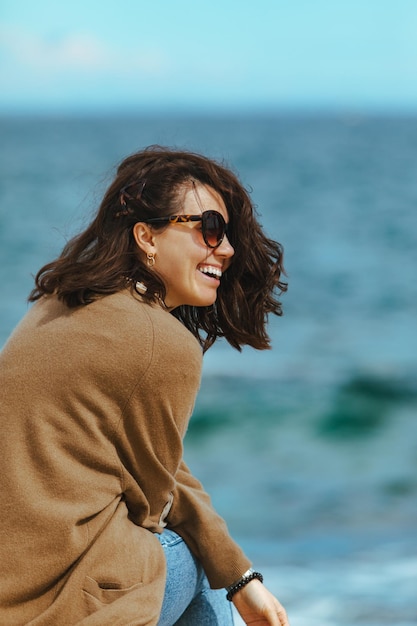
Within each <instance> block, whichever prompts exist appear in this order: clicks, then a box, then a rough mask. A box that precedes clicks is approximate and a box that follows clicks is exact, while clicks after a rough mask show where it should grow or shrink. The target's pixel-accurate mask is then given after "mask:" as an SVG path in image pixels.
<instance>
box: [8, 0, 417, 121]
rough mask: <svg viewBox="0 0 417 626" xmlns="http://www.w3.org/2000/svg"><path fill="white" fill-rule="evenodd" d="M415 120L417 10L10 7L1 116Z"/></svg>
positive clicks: (352, 1) (344, 1) (38, 0)
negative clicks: (304, 112) (203, 114)
mask: <svg viewBox="0 0 417 626" xmlns="http://www.w3.org/2000/svg"><path fill="white" fill-rule="evenodd" d="M277 109H285V110H288V109H290V110H291V109H294V110H296V109H338V110H340V109H342V110H349V111H362V110H376V111H383V112H384V111H396V112H398V111H400V112H401V111H405V112H412V113H413V112H417V0H248V1H247V2H245V0H210V1H208V0H206V1H204V0H147V1H143V0H117V1H116V0H68V1H66V2H59V0H0V113H8V112H39V111H40V112H43V111H45V112H54V111H55V112H71V111H73V112H79V111H81V112H82V111H95V112H100V111H103V112H108V111H121V110H124V111H144V110H147V111H151V112H153V111H165V110H187V111H192V110H195V111H223V110H228V111H241V110H243V111H247V110H277Z"/></svg>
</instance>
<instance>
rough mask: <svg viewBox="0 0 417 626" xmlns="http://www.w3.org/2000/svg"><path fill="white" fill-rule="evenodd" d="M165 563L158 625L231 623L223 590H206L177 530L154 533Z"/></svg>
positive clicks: (200, 571) (200, 570) (220, 625)
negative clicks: (163, 594)
mask: <svg viewBox="0 0 417 626" xmlns="http://www.w3.org/2000/svg"><path fill="white" fill-rule="evenodd" d="M156 536H157V537H158V539H159V541H160V542H161V545H162V547H163V549H164V552H165V558H166V562H167V582H166V587H165V596H164V602H163V605H162V611H161V616H160V618H159V622H158V626H197V624H198V626H233V614H232V607H231V603H230V602H229V601H228V600H226V592H225V590H224V589H210V585H209V583H208V580H207V577H206V575H205V573H204V570H203V568H202V567H201V565H200V563H199V562H198V561H197V559H196V558H195V557H194V556H193V555H192V554H191V552H190V550H189V549H188V547H187V545H186V544H185V542H184V541H183V539H181V537H180V536H179V535H177V533H175V532H174V531H172V530H168V529H166V530H164V532H163V533H162V535H156Z"/></svg>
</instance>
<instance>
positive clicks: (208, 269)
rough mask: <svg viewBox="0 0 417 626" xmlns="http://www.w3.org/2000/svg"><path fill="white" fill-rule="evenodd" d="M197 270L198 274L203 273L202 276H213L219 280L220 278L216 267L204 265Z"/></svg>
mask: <svg viewBox="0 0 417 626" xmlns="http://www.w3.org/2000/svg"><path fill="white" fill-rule="evenodd" d="M198 269H199V270H200V272H203V274H208V275H209V276H215V277H216V278H221V276H222V271H221V270H219V268H218V267H212V266H211V265H204V267H199V268H198Z"/></svg>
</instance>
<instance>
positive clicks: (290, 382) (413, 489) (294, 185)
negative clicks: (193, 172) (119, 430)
mask: <svg viewBox="0 0 417 626" xmlns="http://www.w3.org/2000/svg"><path fill="white" fill-rule="evenodd" d="M0 136H1V138H2V139H1V142H0V279H1V285H2V289H1V300H0V345H2V344H4V342H5V341H6V339H7V336H8V334H9V333H10V331H11V330H12V328H13V327H14V326H15V324H16V323H17V322H18V320H19V319H20V318H21V317H22V316H23V315H24V313H25V311H26V310H27V304H26V297H27V294H28V292H29V291H30V289H31V286H32V274H34V273H36V271H37V270H38V269H39V267H40V266H41V265H42V264H44V263H45V262H47V261H49V260H51V258H53V257H54V256H55V255H56V254H57V253H58V252H59V251H60V249H61V248H62V246H63V244H64V243H65V241H66V239H67V238H68V237H69V236H71V235H72V234H74V233H75V232H76V231H77V230H78V229H79V228H81V227H82V226H83V225H85V224H86V223H87V221H88V219H89V217H90V216H91V214H92V213H93V212H94V210H95V208H96V206H97V204H98V202H99V201H100V199H101V195H102V193H103V191H104V189H105V188H106V186H107V184H108V183H109V182H110V180H111V178H112V175H113V172H114V167H115V165H116V164H117V162H118V161H120V160H121V159H122V158H123V157H124V156H126V155H127V154H129V153H131V152H134V151H135V150H137V149H139V148H142V147H144V146H146V145H149V144H154V143H159V144H163V145H169V146H178V147H186V148H189V149H193V150H196V151H201V152H204V153H205V154H208V155H209V156H213V157H215V158H220V159H224V160H226V162H228V163H229V164H230V165H231V166H232V167H233V168H234V169H235V170H236V171H237V172H238V173H239V174H240V177H241V180H242V181H243V183H244V184H245V185H246V186H247V187H249V188H250V189H251V190H252V192H251V193H252V197H253V199H254V202H255V203H256V205H257V207H258V211H259V213H260V216H261V221H262V223H263V225H264V227H265V229H266V230H267V232H268V233H269V234H270V235H271V236H272V237H274V238H276V239H278V240H279V241H280V242H281V243H282V244H283V246H284V250H285V265H286V269H287V279H288V283H289V290H288V292H287V294H285V295H284V296H283V303H284V311H285V314H284V317H282V318H274V319H272V320H271V321H270V334H271V338H272V346H273V347H272V349H271V350H270V351H265V352H256V351H254V350H252V349H244V350H243V352H242V353H241V354H240V353H238V352H236V351H233V350H232V349H231V348H230V347H229V346H228V345H227V344H224V343H221V342H220V343H219V344H218V345H216V346H214V347H213V348H212V349H211V350H210V351H209V352H208V353H207V355H206V356H205V363H204V376H203V383H202V388H201V392H200V396H199V398H198V400H197V404H196V408H195V414H194V416H193V419H192V422H191V425H190V428H189V432H188V435H187V441H186V458H187V460H188V462H189V464H190V465H191V466H192V468H193V470H194V472H195V473H196V474H197V475H198V476H199V477H200V478H201V479H202V481H203V483H204V484H205V485H206V487H207V489H208V491H209V492H210V493H211V495H212V498H213V501H214V503H215V504H216V506H217V508H218V509H219V511H220V512H221V513H222V514H223V515H224V516H225V518H226V519H227V521H228V524H229V527H230V529H231V531H232V534H233V535H234V536H235V537H236V538H237V539H238V540H239V542H240V543H241V544H242V545H243V546H244V548H245V549H246V551H247V552H248V554H249V555H250V556H251V557H252V558H253V560H254V563H255V565H256V567H257V568H259V569H261V570H262V571H264V573H265V579H266V583H267V584H268V586H269V587H270V588H271V590H273V591H274V592H275V593H276V594H277V595H278V597H279V598H280V599H281V601H282V602H283V604H284V605H285V606H286V607H287V609H288V611H289V614H290V617H291V623H292V625H293V626H319V625H320V626H348V625H351V624H355V625H358V626H365V625H374V626H382V625H383V624H386V623H390V624H395V625H396V626H410V625H411V624H417V591H416V590H417V423H416V417H417V288H416V284H417V280H416V278H417V273H416V269H417V220H416V208H417V118H412V117H408V118H407V117H402V118H394V117H392V118H389V117H386V118H384V117H369V116H358V115H356V116H348V115H347V116H342V115H340V116H336V115H335V116H327V117H325V116H310V117H308V116H295V115H294V116H290V115H281V116H279V115H277V116H268V117H250V116H246V117H243V116H241V117H239V116H236V117H233V118H222V117H188V118H185V117H179V116H166V117H155V118H151V117H146V118H145V117H144V118H141V117H137V118H136V117H124V118H117V117H103V118H86V119H81V118H33V119H29V118H1V119H0Z"/></svg>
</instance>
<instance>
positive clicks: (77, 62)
mask: <svg viewBox="0 0 417 626" xmlns="http://www.w3.org/2000/svg"><path fill="white" fill-rule="evenodd" d="M0 49H1V53H2V55H1V56H2V57H3V59H5V60H6V64H5V67H7V66H9V67H13V65H14V64H17V65H18V66H19V68H20V69H21V70H28V71H32V72H36V73H41V74H51V75H52V76H53V75H54V74H56V73H57V72H67V71H69V72H77V73H78V72H81V73H83V74H88V73H97V72H98V73H100V72H109V71H115V70H119V71H121V73H124V74H125V73H128V72H129V71H134V72H138V71H140V72H142V73H146V74H155V73H161V72H163V71H164V69H165V66H166V59H165V58H164V55H163V54H162V52H161V51H160V50H141V49H140V48H133V49H130V50H126V49H125V48H124V50H123V52H120V51H119V50H117V49H113V48H111V47H110V46H109V45H106V44H105V43H104V42H103V41H102V40H101V39H99V38H98V37H97V36H95V35H93V34H92V33H89V32H72V33H70V34H67V35H63V36H55V37H54V36H49V37H46V36H41V35H37V34H34V33H31V32H28V31H23V30H21V29H17V28H10V27H8V28H6V27H4V26H3V27H2V28H1V30H0Z"/></svg>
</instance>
